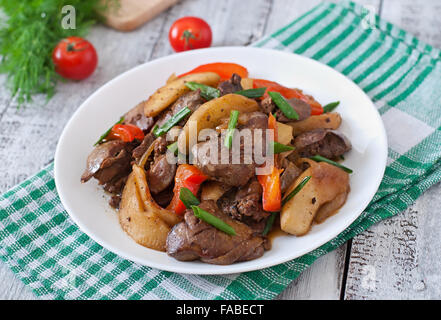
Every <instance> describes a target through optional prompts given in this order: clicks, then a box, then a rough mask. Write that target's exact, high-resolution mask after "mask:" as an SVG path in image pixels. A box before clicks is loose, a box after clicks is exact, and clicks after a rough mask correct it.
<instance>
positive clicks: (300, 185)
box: [282, 176, 311, 207]
mask: <svg viewBox="0 0 441 320" xmlns="http://www.w3.org/2000/svg"><path fill="white" fill-rule="evenodd" d="M309 179H311V176H307V177H305V178H303V180H302V181H301V182H300V183H299V185H298V186H297V187H295V188H294V190H293V191H291V193H290V194H289V195H288V196H287V197H286V198H285V199H283V200H282V207H283V206H284V205H285V204H286V203H287V202H288V201H289V200H291V199H292V198H293V197H294V196H295V195H296V194H297V193H299V191H300V190H302V188H303V187H304V186H305V184H307V183H308V181H309Z"/></svg>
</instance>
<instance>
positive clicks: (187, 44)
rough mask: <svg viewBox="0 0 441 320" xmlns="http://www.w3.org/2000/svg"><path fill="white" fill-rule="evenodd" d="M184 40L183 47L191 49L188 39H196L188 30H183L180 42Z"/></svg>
mask: <svg viewBox="0 0 441 320" xmlns="http://www.w3.org/2000/svg"><path fill="white" fill-rule="evenodd" d="M182 39H184V41H185V47H186V48H188V47H189V48H191V44H190V39H196V36H195V35H194V34H193V33H192V32H191V31H190V30H184V32H183V33H182V36H181V40H182Z"/></svg>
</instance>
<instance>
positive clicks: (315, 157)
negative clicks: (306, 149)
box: [311, 155, 353, 173]
mask: <svg viewBox="0 0 441 320" xmlns="http://www.w3.org/2000/svg"><path fill="white" fill-rule="evenodd" d="M311 159H312V160H314V161H317V162H326V163H329V164H332V165H333V166H336V167H337V168H340V169H342V170H343V171H346V172H347V173H352V172H353V171H352V170H351V169H349V168H347V167H345V166H343V165H341V164H340V163H337V162H335V161H332V160H329V159H328V158H325V157H322V156H320V155H316V156H313V157H311Z"/></svg>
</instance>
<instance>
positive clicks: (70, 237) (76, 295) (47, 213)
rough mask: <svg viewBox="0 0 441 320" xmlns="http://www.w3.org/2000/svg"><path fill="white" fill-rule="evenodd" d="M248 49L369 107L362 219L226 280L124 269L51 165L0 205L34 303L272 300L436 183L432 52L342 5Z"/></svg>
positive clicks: (440, 109) (439, 77) (5, 239)
mask: <svg viewBox="0 0 441 320" xmlns="http://www.w3.org/2000/svg"><path fill="white" fill-rule="evenodd" d="M371 18H373V19H371ZM256 45H257V46H259V47H269V48H276V49H279V50H284V51H289V52H295V53H298V54H302V55H305V56H308V57H311V58H313V59H316V60H319V61H321V62H323V63H326V64H327V65H329V66H331V67H333V68H335V69H336V70H338V71H340V72H342V73H343V74H345V75H346V76H348V77H349V78H351V79H352V80H353V81H355V82H356V83H357V84H358V85H359V86H360V87H361V88H362V89H363V90H364V91H365V92H366V93H367V94H368V95H369V96H370V97H371V98H372V99H373V101H374V102H375V104H376V106H377V107H378V110H379V112H380V113H381V115H382V118H383V121H384V123H385V126H386V130H387V135H388V139H389V161H388V166H387V169H386V174H385V177H384V179H383V182H382V183H381V186H380V188H379V190H378V192H377V194H376V195H375V197H374V199H373V201H372V202H371V204H370V205H369V206H368V208H367V209H366V211H365V212H364V213H363V214H362V215H361V216H360V217H359V219H357V221H356V222H354V223H353V224H352V225H351V226H350V227H349V228H348V229H347V230H345V231H344V232H342V233H341V234H340V235H339V236H338V237H336V238H335V239H333V240H332V241H330V242H328V243H326V244H325V245H323V246H322V247H320V248H318V249H316V250H314V251H313V252H311V253H309V254H306V255H304V256H302V257H300V258H298V259H295V260H293V261H290V262H287V263H284V264H281V265H278V266H275V267H271V268H267V269H264V270H260V271H254V272H248V273H242V274H234V275H226V276H195V275H183V274H176V273H171V272H164V271H160V270H156V269H152V268H148V267H144V266H141V265H138V264H136V263H133V262H130V261H127V260H124V259H122V258H121V257H119V256H117V255H116V254H113V253H112V252H109V251H107V250H105V249H103V248H102V247H101V246H100V245H98V244H97V243H95V242H94V241H93V240H91V239H90V238H89V237H88V236H87V235H85V234H84V233H82V232H81V231H80V230H79V229H78V227H77V226H76V225H75V224H74V223H73V222H72V221H71V220H70V218H69V216H68V214H67V213H66V211H65V210H64V208H63V206H62V205H61V203H60V200H59V198H58V195H57V191H56V188H55V183H54V178H53V165H50V166H48V167H47V168H45V169H44V170H42V171H41V172H39V173H38V174H37V175H35V176H33V177H31V178H29V179H28V180H26V181H25V182H23V183H22V184H20V185H19V186H16V187H15V188H13V189H12V190H10V191H9V192H7V193H6V194H4V195H3V196H1V197H0V258H1V259H2V260H3V261H4V262H5V263H6V264H7V265H8V266H9V267H10V268H11V269H12V270H13V271H14V272H15V273H16V274H17V276H18V277H19V278H20V279H21V280H22V281H23V282H24V283H25V284H27V285H28V286H29V287H30V288H31V289H32V290H33V291H34V292H35V293H36V294H37V296H39V297H41V298H46V299H271V298H274V297H275V296H276V295H277V294H279V293H280V292H281V291H283V290H284V289H285V288H286V286H287V285H288V284H289V283H290V282H291V281H292V280H293V279H295V278H296V277H297V276H298V275H299V274H300V273H301V272H302V271H303V270H305V269H306V268H307V267H308V266H310V265H311V264H312V263H313V262H314V261H315V260H316V259H317V258H318V257H320V256H322V255H324V254H326V253H327V252H330V251H332V250H334V249H335V248H337V247H338V246H340V245H342V244H343V243H344V242H345V241H347V240H348V239H350V238H352V237H354V236H355V235H357V234H359V233H361V232H362V231H363V230H365V229H367V228H369V227H370V226H371V225H372V224H374V223H376V222H378V221H380V220H382V219H385V218H388V217H391V216H393V215H395V214H397V213H399V212H401V211H403V210H404V209H406V208H407V207H408V206H409V205H410V204H411V203H412V202H413V201H414V200H415V199H416V198H418V196H420V195H421V193H422V192H424V191H425V190H426V189H427V188H429V187H430V186H431V185H433V184H434V183H436V182H438V181H439V180H440V178H441V169H440V156H441V148H440V144H441V130H440V124H441V90H440V89H441V63H440V61H441V52H440V50H438V49H434V48H432V47H430V46H429V45H426V44H424V43H421V42H420V41H419V40H418V39H416V38H414V37H412V36H411V35H409V34H407V33H406V32H405V31H403V30H401V29H398V28H396V27H395V26H393V25H391V24H390V23H387V22H385V21H383V20H381V19H379V18H378V17H375V16H374V15H371V14H370V13H369V12H368V11H367V10H366V9H364V8H363V7H361V6H359V5H356V4H354V3H351V2H347V3H343V4H340V5H336V4H331V3H325V4H321V5H319V6H317V7H315V8H314V9H313V10H311V11H310V12H308V13H306V14H305V15H303V16H302V17H300V18H298V19H297V20H295V21H293V22H292V23H291V24H289V25H287V26H286V27H284V28H282V29H280V30H279V31H277V32H275V33H274V34H273V35H271V36H270V37H267V38H266V39H263V40H262V41H260V42H258V43H257V44H256ZM354 108H356V106H354Z"/></svg>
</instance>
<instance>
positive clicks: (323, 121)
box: [288, 112, 341, 136]
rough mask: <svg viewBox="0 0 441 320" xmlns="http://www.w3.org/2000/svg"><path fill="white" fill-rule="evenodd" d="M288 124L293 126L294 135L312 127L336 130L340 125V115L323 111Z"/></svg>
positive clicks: (312, 128) (310, 129)
mask: <svg viewBox="0 0 441 320" xmlns="http://www.w3.org/2000/svg"><path fill="white" fill-rule="evenodd" d="M288 125H290V126H291V127H292V128H293V135H294V136H298V135H299V134H301V133H303V132H306V131H312V130H314V129H321V128H323V129H332V130H336V129H338V127H340V125H341V116H340V114H338V113H337V112H330V113H324V114H321V115H318V116H311V117H309V118H307V119H305V120H302V121H295V122H289V123H288Z"/></svg>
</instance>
